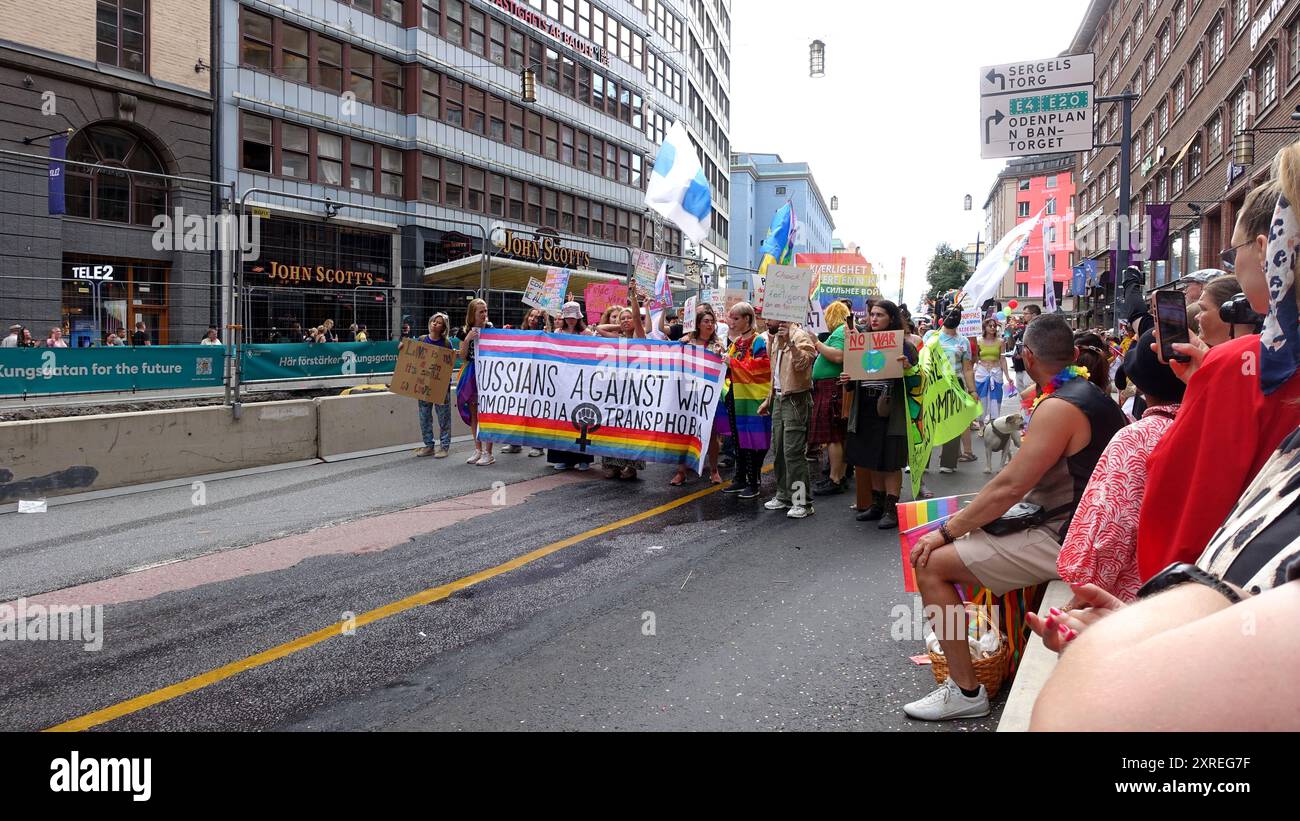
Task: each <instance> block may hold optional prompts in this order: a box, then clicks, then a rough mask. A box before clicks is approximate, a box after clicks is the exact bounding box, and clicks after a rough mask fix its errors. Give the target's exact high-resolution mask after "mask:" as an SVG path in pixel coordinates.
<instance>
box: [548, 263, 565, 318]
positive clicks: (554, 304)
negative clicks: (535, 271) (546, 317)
mask: <svg viewBox="0 0 1300 821" xmlns="http://www.w3.org/2000/svg"><path fill="white" fill-rule="evenodd" d="M568 292H569V269H568V268H548V269H547V271H546V285H545V291H544V293H545V296H544V298H543V302H544V303H545V304H544V305H542V308H543V310H545V311H546V313H548V314H550V315H551V316H559V315H560V310H561V309H563V308H564V296H565V294H567V293H568Z"/></svg>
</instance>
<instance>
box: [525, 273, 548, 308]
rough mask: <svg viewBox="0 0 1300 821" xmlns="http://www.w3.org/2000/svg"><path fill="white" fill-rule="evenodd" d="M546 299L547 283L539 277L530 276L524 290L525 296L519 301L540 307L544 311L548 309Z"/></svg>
mask: <svg viewBox="0 0 1300 821" xmlns="http://www.w3.org/2000/svg"><path fill="white" fill-rule="evenodd" d="M545 299H546V283H545V282H542V281H541V280H540V279H538V278H537V277H529V278H528V287H527V288H526V289H525V290H524V297H523V299H521V300H519V301H520V302H522V303H524V304H525V305H527V306H528V307H529V308H539V309H541V310H543V311H544V310H546V302H545Z"/></svg>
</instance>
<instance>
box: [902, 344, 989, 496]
mask: <svg viewBox="0 0 1300 821" xmlns="http://www.w3.org/2000/svg"><path fill="white" fill-rule="evenodd" d="M918 364H919V366H920V369H921V377H922V380H923V382H922V384H923V385H924V399H923V401H922V403H921V416H920V418H919V419H916V420H914V421H913V423H912V424H909V425H908V426H907V447H908V459H907V463H908V468H909V470H910V471H911V475H912V498H913V499H919V498H921V495H920V494H921V475H922V471H924V470H925V468H926V466H927V465H928V464H929V462H930V453H931V451H933V450H934V449H935V448H936V447H938V446H939V445H942V444H944V443H945V442H951V441H952V440H953V439H956V438H957V437H958V436H961V434H962V432H963V431H965V430H966V428H967V427H969V426H970V423H971V422H973V421H975V418H976V417H977V416H979V412H980V403H979V402H977V401H975V398H974V397H972V396H971V395H970V393H969V392H967V390H966V388H965V387H964V386H963V385H962V382H961V378H960V377H958V376H957V373H956V372H955V371H954V370H953V369H952V363H951V362H949V361H948V355H947V354H946V353H944V350H943V346H942V345H940V344H939V340H938V338H937V337H936V338H935V339H932V340H931V341H930V344H928V345H925V346H924V347H922V348H921V356H920V360H919V363H918Z"/></svg>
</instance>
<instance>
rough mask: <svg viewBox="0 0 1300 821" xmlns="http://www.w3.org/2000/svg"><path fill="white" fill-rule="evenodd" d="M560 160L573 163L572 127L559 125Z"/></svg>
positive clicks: (568, 163) (569, 163) (567, 163)
mask: <svg viewBox="0 0 1300 821" xmlns="http://www.w3.org/2000/svg"><path fill="white" fill-rule="evenodd" d="M560 162H562V163H564V164H565V165H573V129H572V128H570V127H569V126H567V125H565V126H560Z"/></svg>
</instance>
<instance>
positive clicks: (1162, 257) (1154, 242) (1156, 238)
mask: <svg viewBox="0 0 1300 821" xmlns="http://www.w3.org/2000/svg"><path fill="white" fill-rule="evenodd" d="M1172 210H1173V206H1171V205H1169V204H1168V203H1157V204H1151V205H1148V206H1147V219H1148V220H1150V221H1151V249H1150V253H1148V254H1147V255H1146V258H1147V260H1148V261H1157V260H1158V261H1162V262H1168V261H1169V213H1170V211H1172Z"/></svg>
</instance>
